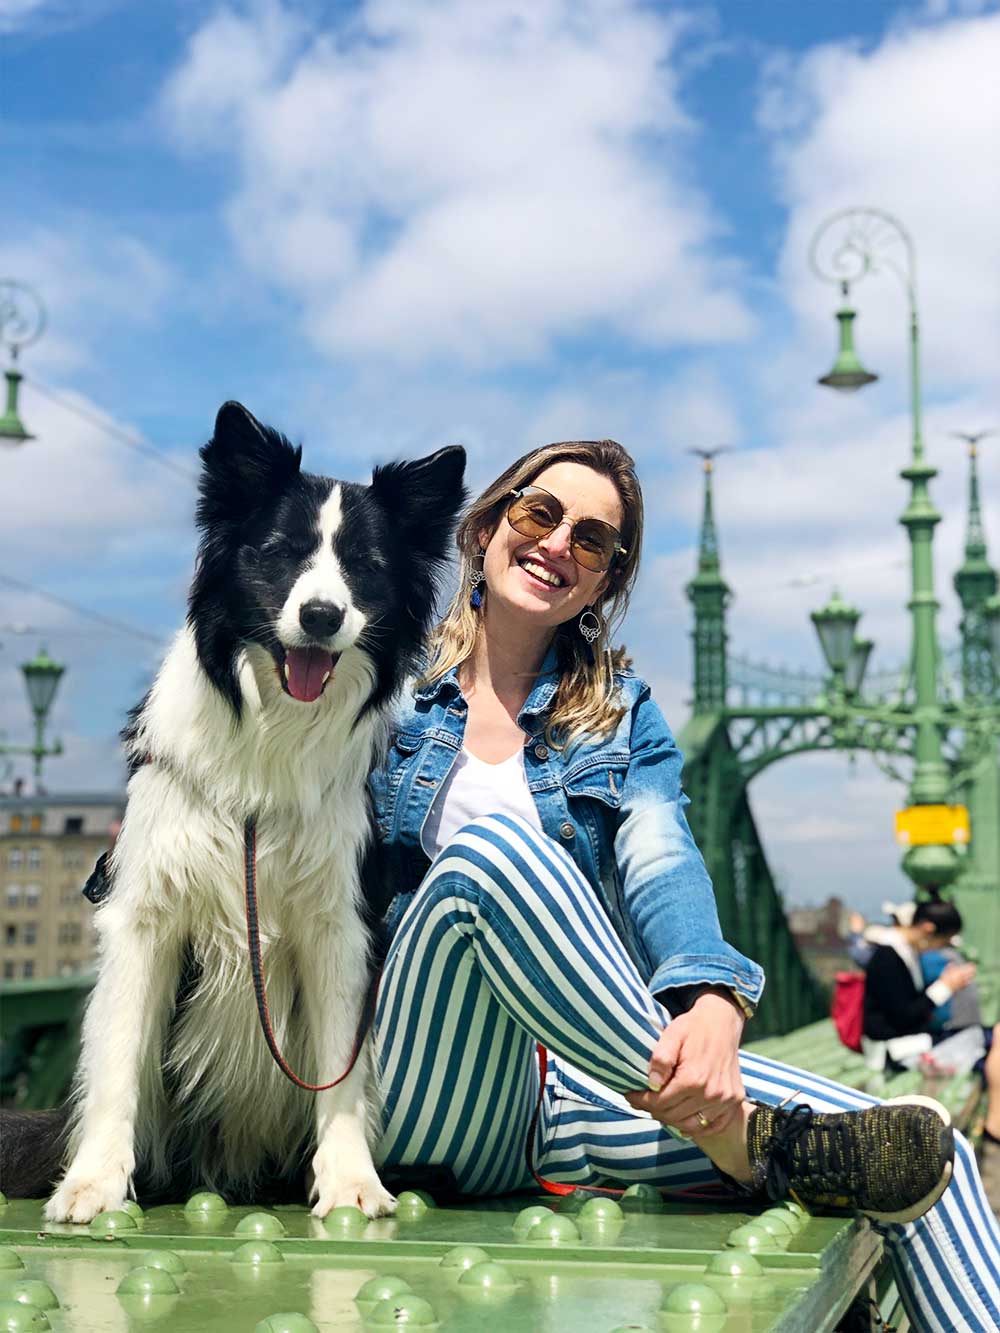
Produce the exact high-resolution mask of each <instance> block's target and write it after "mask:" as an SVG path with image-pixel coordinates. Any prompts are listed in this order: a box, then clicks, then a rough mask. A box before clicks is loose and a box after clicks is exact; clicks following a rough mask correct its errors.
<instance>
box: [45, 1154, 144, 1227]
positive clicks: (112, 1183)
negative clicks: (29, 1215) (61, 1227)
mask: <svg viewBox="0 0 1000 1333" xmlns="http://www.w3.org/2000/svg"><path fill="white" fill-rule="evenodd" d="M127 1187H128V1172H127V1171H126V1170H125V1169H124V1168H121V1167H120V1168H118V1169H116V1170H111V1171H109V1172H108V1173H107V1174H105V1175H101V1176H97V1175H94V1174H92V1173H91V1172H89V1171H73V1170H70V1171H69V1173H68V1174H67V1176H66V1178H65V1180H64V1181H63V1182H62V1184H61V1185H60V1186H59V1188H58V1189H57V1190H56V1192H55V1194H53V1196H52V1198H51V1199H50V1200H49V1201H48V1203H47V1204H46V1205H45V1216H46V1218H47V1220H48V1221H50V1222H77V1223H82V1222H91V1221H93V1219H94V1218H95V1217H96V1216H97V1214H98V1213H108V1212H113V1211H114V1210H115V1209H116V1208H120V1207H121V1206H122V1204H123V1203H124V1202H125V1193H126V1189H127Z"/></svg>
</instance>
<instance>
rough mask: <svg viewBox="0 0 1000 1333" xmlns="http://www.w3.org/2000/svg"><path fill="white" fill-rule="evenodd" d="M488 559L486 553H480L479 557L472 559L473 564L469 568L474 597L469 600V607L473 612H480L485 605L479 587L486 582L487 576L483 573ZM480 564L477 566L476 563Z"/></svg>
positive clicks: (475, 556)
mask: <svg viewBox="0 0 1000 1333" xmlns="http://www.w3.org/2000/svg"><path fill="white" fill-rule="evenodd" d="M485 559H486V552H485V551H480V552H479V554H478V555H474V556H473V557H472V563H471V565H470V566H469V583H470V584H471V585H472V596H471V597H470V598H469V605H470V606H471V607H472V608H473V610H475V611H478V610H479V608H480V607H481V606H482V604H483V594H482V592H481V591H480V587H479V585H480V584H481V583H485V582H486V575H485V573H484V572H483V563H484V561H485ZM477 560H478V561H479V564H478V565H477V564H476V561H477Z"/></svg>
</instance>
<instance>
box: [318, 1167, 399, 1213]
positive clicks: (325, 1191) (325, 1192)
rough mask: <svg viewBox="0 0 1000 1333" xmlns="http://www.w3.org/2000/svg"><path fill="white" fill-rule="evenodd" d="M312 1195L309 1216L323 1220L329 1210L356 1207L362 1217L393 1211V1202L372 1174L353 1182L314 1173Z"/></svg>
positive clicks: (391, 1197) (379, 1181) (394, 1204)
mask: <svg viewBox="0 0 1000 1333" xmlns="http://www.w3.org/2000/svg"><path fill="white" fill-rule="evenodd" d="M313 1196H314V1197H315V1199H316V1202H315V1204H314V1205H313V1210H312V1211H313V1217H326V1215H327V1213H328V1212H330V1210H331V1209H333V1208H347V1207H350V1208H360V1209H361V1211H362V1212H363V1213H364V1215H365V1216H366V1217H387V1216H388V1215H389V1214H390V1213H394V1212H395V1211H396V1200H395V1199H394V1198H393V1196H392V1195H391V1194H390V1193H389V1191H388V1190H387V1189H386V1188H385V1186H384V1185H383V1184H382V1182H381V1180H379V1178H378V1176H377V1175H375V1173H374V1172H372V1173H371V1174H370V1175H365V1176H361V1177H355V1178H354V1179H353V1180H350V1179H345V1178H344V1177H343V1176H340V1177H335V1176H326V1177H323V1176H321V1175H320V1174H319V1172H317V1174H316V1184H315V1186H314V1187H313Z"/></svg>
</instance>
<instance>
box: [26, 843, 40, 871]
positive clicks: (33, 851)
mask: <svg viewBox="0 0 1000 1333" xmlns="http://www.w3.org/2000/svg"><path fill="white" fill-rule="evenodd" d="M41 864H42V849H41V847H29V848H28V866H29V868H30V869H31V870H38V869H40V867H41Z"/></svg>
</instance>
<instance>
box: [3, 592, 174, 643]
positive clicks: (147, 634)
mask: <svg viewBox="0 0 1000 1333" xmlns="http://www.w3.org/2000/svg"><path fill="white" fill-rule="evenodd" d="M0 584H4V585H5V586H6V587H8V588H16V589H17V590H18V592H28V593H32V594H33V595H34V596H35V597H41V598H42V599H43V600H44V601H47V602H52V603H54V604H55V605H56V606H61V607H63V608H64V609H65V610H67V611H72V612H73V613H74V615H78V616H82V617H83V618H84V619H85V620H91V621H93V622H94V623H95V624H98V625H103V626H104V627H105V629H113V630H115V631H117V632H118V633H119V634H129V635H131V636H132V637H133V638H136V639H142V640H144V641H145V642H146V643H153V644H155V645H156V646H157V648H162V646H163V641H164V639H165V637H166V636H165V635H157V634H153V633H152V632H151V631H149V630H145V629H141V628H140V627H139V626H138V625H130V624H129V622H128V621H127V620H118V619H117V618H116V617H114V616H106V615H105V614H104V613H103V612H102V611H95V610H93V609H92V608H91V607H87V606H81V605H80V603H79V602H71V601H70V600H69V598H68V597H59V596H58V595H57V594H56V593H54V592H48V591H47V590H46V589H45V588H39V587H38V586H37V584H34V583H28V582H26V581H25V580H24V579H15V578H11V576H10V575H9V574H0Z"/></svg>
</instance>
